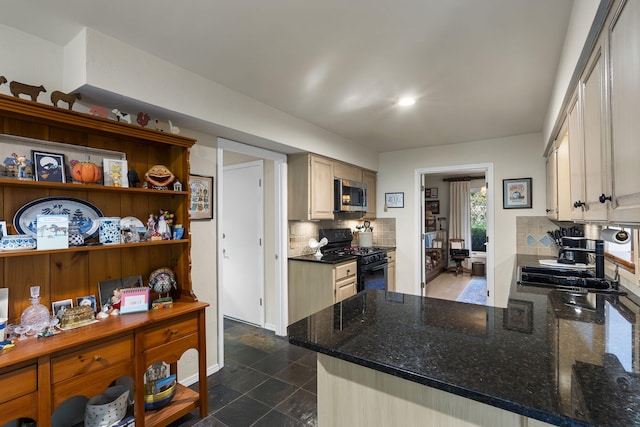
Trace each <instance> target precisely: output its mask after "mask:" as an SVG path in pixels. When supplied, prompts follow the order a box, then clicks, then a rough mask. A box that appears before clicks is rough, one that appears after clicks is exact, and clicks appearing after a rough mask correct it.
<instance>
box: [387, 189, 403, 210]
mask: <svg viewBox="0 0 640 427" xmlns="http://www.w3.org/2000/svg"><path fill="white" fill-rule="evenodd" d="M384 204H385V206H386V207H388V208H404V192H402V193H384Z"/></svg>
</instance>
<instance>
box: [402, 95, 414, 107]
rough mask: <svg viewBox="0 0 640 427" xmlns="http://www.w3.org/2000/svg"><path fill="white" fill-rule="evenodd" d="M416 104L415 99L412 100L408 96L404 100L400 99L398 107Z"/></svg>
mask: <svg viewBox="0 0 640 427" xmlns="http://www.w3.org/2000/svg"><path fill="white" fill-rule="evenodd" d="M415 103H416V100H415V98H411V97H408V96H405V97H404V98H400V100H399V101H398V105H399V106H401V107H408V106H410V105H413V104H415Z"/></svg>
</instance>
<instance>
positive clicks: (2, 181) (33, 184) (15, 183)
mask: <svg viewBox="0 0 640 427" xmlns="http://www.w3.org/2000/svg"><path fill="white" fill-rule="evenodd" d="M0 186H4V187H29V188H46V189H56V190H76V191H91V192H93V191H113V192H117V193H145V194H152V195H159V196H186V195H188V194H189V193H188V192H187V191H173V190H155V189H152V188H123V187H109V186H105V185H102V184H75V183H61V182H42V181H29V180H20V179H10V178H0Z"/></svg>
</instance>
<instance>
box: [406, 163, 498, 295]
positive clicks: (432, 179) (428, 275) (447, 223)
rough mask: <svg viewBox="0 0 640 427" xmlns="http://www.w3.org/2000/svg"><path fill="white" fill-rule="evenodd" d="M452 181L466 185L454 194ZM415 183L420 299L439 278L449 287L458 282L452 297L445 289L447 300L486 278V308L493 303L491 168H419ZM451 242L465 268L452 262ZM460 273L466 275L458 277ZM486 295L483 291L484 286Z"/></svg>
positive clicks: (457, 188) (462, 166)
mask: <svg viewBox="0 0 640 427" xmlns="http://www.w3.org/2000/svg"><path fill="white" fill-rule="evenodd" d="M451 181H454V182H456V181H458V182H459V181H467V183H466V184H465V185H463V186H459V185H456V189H455V190H453V189H452V187H451V185H450V182H451ZM416 182H417V183H419V184H420V185H419V188H418V189H417V192H418V194H419V196H418V197H419V198H418V200H421V201H422V203H421V204H420V206H419V207H418V209H419V210H420V211H419V212H418V213H417V215H416V217H417V218H418V221H419V225H418V227H419V230H420V242H419V250H420V254H421V260H422V262H421V265H420V266H419V268H420V271H419V272H418V277H420V278H421V295H423V296H424V295H426V293H427V287H428V286H429V283H435V282H434V281H435V280H439V281H441V282H442V281H445V282H446V283H447V285H445V286H448V287H449V288H451V282H452V281H454V282H456V283H457V282H460V283H459V286H460V289H459V290H458V291H456V292H453V293H452V290H451V289H447V293H446V295H447V296H446V297H445V299H456V297H457V296H458V294H460V293H461V292H462V291H463V290H466V287H467V285H468V284H470V282H472V281H476V282H477V281H483V282H484V281H485V280H486V304H487V305H493V303H494V297H493V293H494V292H493V290H494V272H493V269H494V260H493V246H492V243H493V232H494V231H493V205H492V203H493V202H492V200H493V193H492V191H493V189H492V188H491V185H489V184H491V183H492V182H493V164H492V163H486V164H469V165H453V166H443V167H434V168H425V169H420V170H417V171H416ZM460 187H462V188H463V190H462V195H461V196H459V195H457V194H458V192H459V191H460V190H459V188H460ZM434 192H435V196H434ZM464 194H466V196H464ZM460 204H462V206H461V205H460ZM451 239H453V242H451ZM460 241H462V242H460ZM452 243H453V244H455V249H456V250H458V249H460V250H461V251H462V254H463V257H464V258H465V259H464V260H463V261H462V262H461V265H462V267H464V268H462V269H461V268H460V266H457V265H456V264H455V262H454V261H453V260H452V256H451V250H450V249H452V248H453V246H452ZM459 246H460V247H459ZM467 251H468V254H467ZM460 253H461V252H459V251H456V254H455V255H456V258H460ZM461 271H462V273H463V274H461V275H459V273H460V272H461ZM449 276H451V277H449ZM454 276H455V277H454ZM438 277H439V279H437V278H438ZM454 279H455V280H454ZM474 285H475V284H474ZM482 292H483V293H484V292H485V291H484V284H483V286H482ZM453 294H455V295H453ZM483 296H484V295H483Z"/></svg>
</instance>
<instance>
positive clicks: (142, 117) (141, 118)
mask: <svg viewBox="0 0 640 427" xmlns="http://www.w3.org/2000/svg"><path fill="white" fill-rule="evenodd" d="M149 120H151V117H149V115H148V114H147V113H143V112H142V111H140V112H139V113H138V115H137V116H136V122H138V124H139V125H140V126H142V127H146V126H147V125H148V124H149Z"/></svg>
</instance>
